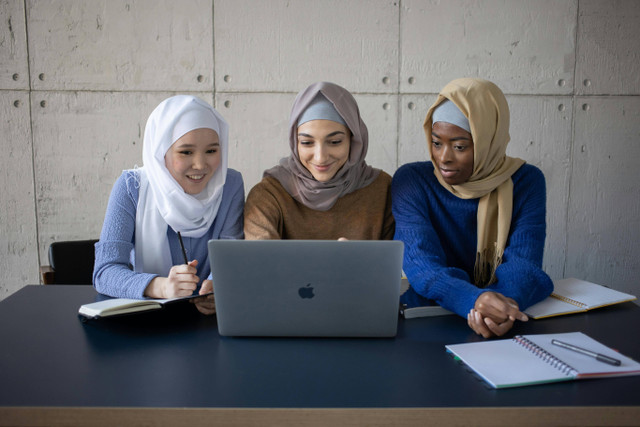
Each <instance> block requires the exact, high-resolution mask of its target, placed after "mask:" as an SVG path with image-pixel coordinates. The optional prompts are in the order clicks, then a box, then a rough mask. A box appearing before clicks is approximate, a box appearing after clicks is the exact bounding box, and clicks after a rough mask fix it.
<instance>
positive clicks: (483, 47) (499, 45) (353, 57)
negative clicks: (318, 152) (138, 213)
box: [0, 0, 640, 299]
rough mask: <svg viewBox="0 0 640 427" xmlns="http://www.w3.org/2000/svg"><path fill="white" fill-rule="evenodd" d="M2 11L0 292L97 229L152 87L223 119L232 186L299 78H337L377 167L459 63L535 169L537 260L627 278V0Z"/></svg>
mask: <svg viewBox="0 0 640 427" xmlns="http://www.w3.org/2000/svg"><path fill="white" fill-rule="evenodd" d="M0 18H1V19H0V114H1V120H0V139H1V144H2V149H1V150H0V160H1V164H2V171H1V172H0V188H1V190H0V191H1V192H2V193H1V194H2V200H1V202H0V221H1V222H0V299H2V298H4V297H6V296H7V295H9V294H10V293H12V292H14V291H16V290H18V289H19V288H20V287H22V286H24V285H26V284H31V283H38V281H39V275H38V266H39V265H40V264H46V263H47V258H46V251H47V248H48V246H49V244H50V243H51V242H53V241H56V240H68V239H84V238H95V237H97V236H98V235H99V233H100V229H101V226H102V221H103V216H104V210H105V207H106V203H107V199H108V196H109V192H110V189H111V186H112V185H113V182H114V181H115V179H116V177H117V176H118V175H119V174H120V172H121V170H122V169H126V168H130V167H132V166H134V165H135V164H138V165H140V164H141V157H142V156H141V148H142V147H141V144H142V134H143V131H144V125H145V122H146V118H147V117H148V115H149V113H150V112H151V111H152V109H153V108H154V107H155V106H156V105H157V104H158V103H159V102H160V101H161V100H162V99H164V98H166V97H167V96H169V95H172V94H176V93H193V94H196V95H198V96H201V97H202V98H204V99H206V100H208V101H210V102H213V103H214V105H215V106H216V107H217V108H218V109H219V110H220V112H221V113H222V114H223V115H224V116H225V117H226V118H227V119H228V121H229V122H230V125H231V152H230V166H231V167H234V168H236V169H238V170H240V171H241V172H242V173H243V175H244V178H245V183H246V188H247V190H248V189H249V188H250V187H251V186H252V185H254V184H255V183H256V182H257V181H258V180H259V179H260V177H261V174H262V171H263V170H264V169H266V168H268V167H270V166H272V165H273V164H275V162H276V161H277V160H278V159H279V158H280V157H282V156H284V155H286V154H287V152H288V146H287V129H286V128H287V122H288V116H289V111H290V108H291V104H292V101H293V99H294V97H295V94H296V93H297V92H298V91H299V90H301V89H303V88H304V87H306V86H307V85H308V84H310V83H312V82H314V81H318V80H329V81H334V82H336V83H338V84H341V85H343V86H345V87H346V88H348V89H349V90H351V91H352V92H353V93H354V94H355V97H356V99H357V100H358V103H359V104H360V107H361V110H362V115H363V117H364V118H365V121H366V123H367V124H368V126H369V130H370V136H371V142H370V145H371V147H370V152H369V155H368V158H367V160H368V162H369V163H370V164H372V165H374V166H377V167H381V168H383V169H384V170H386V171H387V172H389V173H391V174H392V173H393V172H394V171H395V170H396V168H397V167H398V166H399V165H401V164H404V163H406V162H411V161H416V160H421V159H424V158H425V157H426V152H427V151H426V147H427V146H426V142H425V140H424V134H423V133H422V121H423V119H424V116H425V114H426V111H427V108H428V107H429V105H430V104H431V103H432V102H433V101H434V100H435V96H436V94H437V92H438V91H439V90H440V89H441V87H442V86H443V85H444V84H445V83H447V82H448V81H449V80H451V79H453V78H456V77H462V76H479V77H483V78H487V79H490V80H493V81H494V82H496V83H497V84H498V85H499V86H500V87H501V88H502V89H503V90H504V92H505V93H506V94H507V99H508V101H509V104H510V106H511V111H512V128H511V135H512V142H511V144H510V148H509V153H510V154H511V155H514V156H520V157H523V158H524V159H526V160H527V161H528V162H530V163H532V164H535V165H537V166H539V167H540V168H541V169H542V170H543V172H544V174H545V176H546V178H547V186H548V209H547V210H548V215H547V223H548V237H547V247H546V252H545V262H544V265H545V269H546V271H547V272H548V273H549V274H550V275H551V277H552V278H561V277H569V276H576V277H580V278H584V279H587V280H591V281H595V282H598V283H602V284H605V285H609V286H612V287H614V288H617V289H620V290H624V291H627V292H632V293H635V294H636V295H640V282H638V280H637V277H639V276H640V251H639V250H638V249H639V247H640V214H639V212H640V187H639V186H638V182H639V181H640V169H639V168H638V167H637V164H638V161H639V160H640V143H639V142H640V66H639V64H640V26H639V25H638V23H639V22H640V2H638V1H635V0H629V1H610V0H579V1H577V0H573V1H570V0H556V1H552V0H544V1H543V0H540V1H531V0H502V1H499V0H488V1H477V0H476V1H473V0H451V1H437V0H433V1H427V0H360V1H356V0H188V1H184V0H183V1H179V2H176V1H173V0H164V1H159V0H128V1H127V0H96V1H90V2H85V1H78V0H76V1H73V0H56V1H41V0H38V1H36V0H0Z"/></svg>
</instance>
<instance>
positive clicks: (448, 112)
mask: <svg viewBox="0 0 640 427" xmlns="http://www.w3.org/2000/svg"><path fill="white" fill-rule="evenodd" d="M436 122H445V123H451V124H452V125H456V126H458V127H459V128H462V129H464V130H466V131H467V132H469V133H471V126H469V119H467V118H466V117H465V115H464V114H462V111H460V109H459V108H458V107H457V106H456V104H454V103H453V102H452V101H450V100H448V99H447V100H446V101H444V102H443V103H442V104H440V105H438V106H437V107H436V109H435V110H434V111H433V114H432V116H431V123H433V124H436ZM432 126H433V125H432Z"/></svg>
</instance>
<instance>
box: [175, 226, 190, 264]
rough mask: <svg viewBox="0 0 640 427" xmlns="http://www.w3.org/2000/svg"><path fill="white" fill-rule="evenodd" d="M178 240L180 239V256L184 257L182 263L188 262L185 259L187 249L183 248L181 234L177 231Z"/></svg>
mask: <svg viewBox="0 0 640 427" xmlns="http://www.w3.org/2000/svg"><path fill="white" fill-rule="evenodd" d="M177 233H178V240H179V241H180V248H181V249H182V256H183V257H184V263H185V264H189V260H188V259H187V251H185V250H184V243H182V236H181V235H180V232H179V231H178V232H177Z"/></svg>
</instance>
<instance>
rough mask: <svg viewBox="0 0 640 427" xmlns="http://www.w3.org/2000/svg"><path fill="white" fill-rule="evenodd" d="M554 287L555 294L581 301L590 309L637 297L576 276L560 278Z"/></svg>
mask: <svg viewBox="0 0 640 427" xmlns="http://www.w3.org/2000/svg"><path fill="white" fill-rule="evenodd" d="M554 288H555V289H554V291H553V293H554V294H558V295H560V296H563V297H565V298H568V299H572V300H575V301H579V302H581V303H582V304H584V305H585V308H588V309H591V308H595V307H600V306H603V305H609V304H614V303H618V302H622V301H631V300H634V299H636V297H635V296H633V295H631V294H627V293H624V292H620V291H616V290H614V289H611V288H607V287H605V286H601V285H598V284H595V283H591V282H587V281H585V280H580V279H574V278H569V279H562V280H558V281H556V282H554Z"/></svg>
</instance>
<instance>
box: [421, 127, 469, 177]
mask: <svg viewBox="0 0 640 427" xmlns="http://www.w3.org/2000/svg"><path fill="white" fill-rule="evenodd" d="M431 136H432V141H431V155H432V157H433V160H434V162H435V167H436V168H438V170H439V171H440V174H441V175H442V178H443V179H444V181H445V182H446V183H447V184H449V185H460V184H463V183H465V182H467V181H468V180H469V178H471V175H472V174H473V138H472V137H471V134H470V133H469V132H467V131H466V130H464V129H462V128H460V127H458V126H456V125H453V124H451V123H446V122H436V123H435V124H434V125H433V127H432V128H431Z"/></svg>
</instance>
